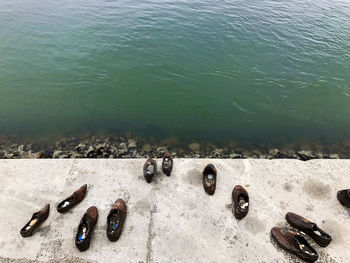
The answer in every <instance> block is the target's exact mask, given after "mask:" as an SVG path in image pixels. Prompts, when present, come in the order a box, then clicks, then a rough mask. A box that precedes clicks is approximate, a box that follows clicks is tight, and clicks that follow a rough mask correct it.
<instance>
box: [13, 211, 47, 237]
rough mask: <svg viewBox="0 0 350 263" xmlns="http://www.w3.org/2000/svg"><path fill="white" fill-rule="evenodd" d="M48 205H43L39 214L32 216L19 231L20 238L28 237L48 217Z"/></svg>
mask: <svg viewBox="0 0 350 263" xmlns="http://www.w3.org/2000/svg"><path fill="white" fill-rule="evenodd" d="M49 214H50V204H47V205H45V206H44V207H43V208H42V209H41V210H40V211H39V212H36V213H34V214H33V216H32V218H31V219H30V220H29V221H28V223H27V224H25V226H24V227H23V228H22V229H21V231H20V233H21V235H22V237H30V236H31V235H33V232H34V231H35V230H36V229H37V228H38V227H39V226H40V225H41V224H42V223H43V222H44V221H45V220H46V219H47V218H48V217H49Z"/></svg>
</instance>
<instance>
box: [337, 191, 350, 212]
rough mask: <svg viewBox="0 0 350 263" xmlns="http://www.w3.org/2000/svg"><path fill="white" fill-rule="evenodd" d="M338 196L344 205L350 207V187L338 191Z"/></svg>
mask: <svg viewBox="0 0 350 263" xmlns="http://www.w3.org/2000/svg"><path fill="white" fill-rule="evenodd" d="M337 198H338V200H339V202H340V203H341V204H342V205H343V206H346V207H347V208H350V189H345V190H341V191H338V193H337Z"/></svg>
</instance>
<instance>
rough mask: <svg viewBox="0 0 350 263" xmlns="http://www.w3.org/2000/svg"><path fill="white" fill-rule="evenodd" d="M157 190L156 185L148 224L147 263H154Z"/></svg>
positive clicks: (151, 199) (151, 196)
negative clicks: (154, 219) (154, 224)
mask: <svg viewBox="0 0 350 263" xmlns="http://www.w3.org/2000/svg"><path fill="white" fill-rule="evenodd" d="M156 189H157V185H156V184H155V185H154V186H153V187H152V190H151V195H150V200H149V212H150V216H149V224H148V238H147V255H146V263H149V262H152V261H153V258H152V253H153V250H152V242H153V239H154V237H155V233H154V232H153V213H154V212H155V211H156V210H157V205H156V197H155V190H156Z"/></svg>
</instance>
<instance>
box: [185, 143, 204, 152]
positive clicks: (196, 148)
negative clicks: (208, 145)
mask: <svg viewBox="0 0 350 263" xmlns="http://www.w3.org/2000/svg"><path fill="white" fill-rule="evenodd" d="M188 148H189V149H190V150H191V151H194V152H196V151H199V150H200V148H201V146H200V144H198V143H195V142H194V143H191V144H189V145H188Z"/></svg>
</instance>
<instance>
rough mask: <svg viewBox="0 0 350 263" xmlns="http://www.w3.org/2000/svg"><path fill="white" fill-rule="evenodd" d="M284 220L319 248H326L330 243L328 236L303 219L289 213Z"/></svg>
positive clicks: (330, 239)
mask: <svg viewBox="0 0 350 263" xmlns="http://www.w3.org/2000/svg"><path fill="white" fill-rule="evenodd" d="M286 219H287V222H288V223H289V224H290V225H291V226H292V227H295V228H296V229H298V230H300V231H302V232H304V233H305V234H307V235H308V236H309V237H311V238H312V239H313V240H314V241H315V242H316V243H317V244H318V245H320V246H321V247H326V246H328V245H329V243H331V241H332V238H331V236H330V235H328V234H327V233H326V232H324V231H323V230H322V229H320V228H319V227H318V226H317V225H316V224H315V223H313V222H310V221H309V220H307V219H305V218H304V217H302V216H299V215H297V214H294V213H291V212H289V213H287V215H286Z"/></svg>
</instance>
